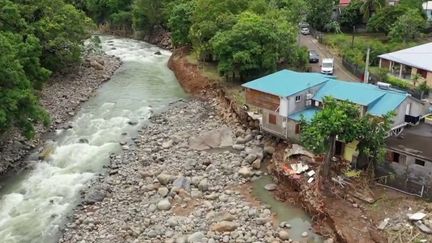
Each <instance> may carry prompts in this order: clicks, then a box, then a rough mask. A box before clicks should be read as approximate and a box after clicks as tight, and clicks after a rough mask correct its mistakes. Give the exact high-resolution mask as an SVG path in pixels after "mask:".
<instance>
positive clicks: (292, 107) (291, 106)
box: [288, 85, 322, 114]
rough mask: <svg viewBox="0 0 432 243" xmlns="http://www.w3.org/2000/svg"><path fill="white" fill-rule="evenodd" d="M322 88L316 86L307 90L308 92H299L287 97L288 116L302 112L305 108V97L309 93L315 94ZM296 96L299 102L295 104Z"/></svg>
mask: <svg viewBox="0 0 432 243" xmlns="http://www.w3.org/2000/svg"><path fill="white" fill-rule="evenodd" d="M321 87H322V85H317V86H314V87H311V88H309V89H308V90H304V91H301V92H299V93H296V94H294V95H291V96H289V97H288V114H292V113H295V112H298V111H301V110H304V109H305V107H306V95H307V94H308V93H311V94H312V95H314V94H316V93H317V92H318V90H319V89H320V88H321ZM296 96H300V97H301V100H300V102H296Z"/></svg>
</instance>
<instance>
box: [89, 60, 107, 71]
mask: <svg viewBox="0 0 432 243" xmlns="http://www.w3.org/2000/svg"><path fill="white" fill-rule="evenodd" d="M90 66H91V67H92V68H94V69H96V70H103V69H104V66H103V65H102V64H100V63H99V62H97V61H96V60H92V61H91V62H90Z"/></svg>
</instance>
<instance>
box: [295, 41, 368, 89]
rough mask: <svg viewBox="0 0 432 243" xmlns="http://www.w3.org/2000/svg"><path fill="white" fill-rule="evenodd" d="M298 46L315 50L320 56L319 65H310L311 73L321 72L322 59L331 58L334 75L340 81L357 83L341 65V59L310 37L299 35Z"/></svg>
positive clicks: (355, 78)
mask: <svg viewBox="0 0 432 243" xmlns="http://www.w3.org/2000/svg"><path fill="white" fill-rule="evenodd" d="M300 45H302V46H305V47H307V48H308V49H309V50H315V51H316V52H317V53H318V54H319V55H320V63H311V64H310V65H311V67H312V71H313V72H320V71H321V67H320V64H321V61H322V59H323V58H328V57H333V58H334V60H335V70H334V75H335V76H336V77H337V78H338V79H340V80H346V81H354V82H359V81H360V79H359V78H357V77H356V76H354V75H353V74H352V73H350V72H349V71H348V70H347V69H345V68H344V66H343V65H342V59H341V58H340V57H337V56H334V55H332V54H331V53H330V51H329V50H328V49H327V48H326V47H325V46H324V45H322V44H320V43H318V40H316V39H315V38H313V37H312V36H311V35H300Z"/></svg>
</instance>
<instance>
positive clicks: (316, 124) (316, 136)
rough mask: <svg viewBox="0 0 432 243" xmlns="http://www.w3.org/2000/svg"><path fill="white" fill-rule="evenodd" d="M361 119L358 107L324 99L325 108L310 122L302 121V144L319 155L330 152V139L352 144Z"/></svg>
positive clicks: (332, 99)
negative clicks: (333, 138) (337, 138)
mask: <svg viewBox="0 0 432 243" xmlns="http://www.w3.org/2000/svg"><path fill="white" fill-rule="evenodd" d="M359 117H360V112H359V109H358V108H357V107H356V105H354V104H352V103H349V102H347V101H338V100H336V99H334V98H331V97H326V98H325V99H324V108H323V109H322V110H321V111H320V112H318V113H317V114H316V115H315V117H314V118H313V119H312V120H311V121H310V122H306V121H304V120H303V121H302V133H301V142H302V144H303V145H304V146H305V147H306V148H308V149H310V150H311V151H313V152H314V153H317V154H322V153H325V152H326V151H328V148H329V146H330V144H329V140H330V137H336V136H338V137H339V140H341V141H345V142H347V143H349V142H352V141H353V140H354V139H355V138H356V136H357V133H356V130H357V129H358V128H357V122H356V121H357V120H358V118H359Z"/></svg>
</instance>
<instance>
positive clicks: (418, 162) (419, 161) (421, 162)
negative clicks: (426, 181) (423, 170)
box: [415, 159, 425, 166]
mask: <svg viewBox="0 0 432 243" xmlns="http://www.w3.org/2000/svg"><path fill="white" fill-rule="evenodd" d="M415 164H416V165H421V166H425V162H424V161H423V160H419V159H416V160H415Z"/></svg>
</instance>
